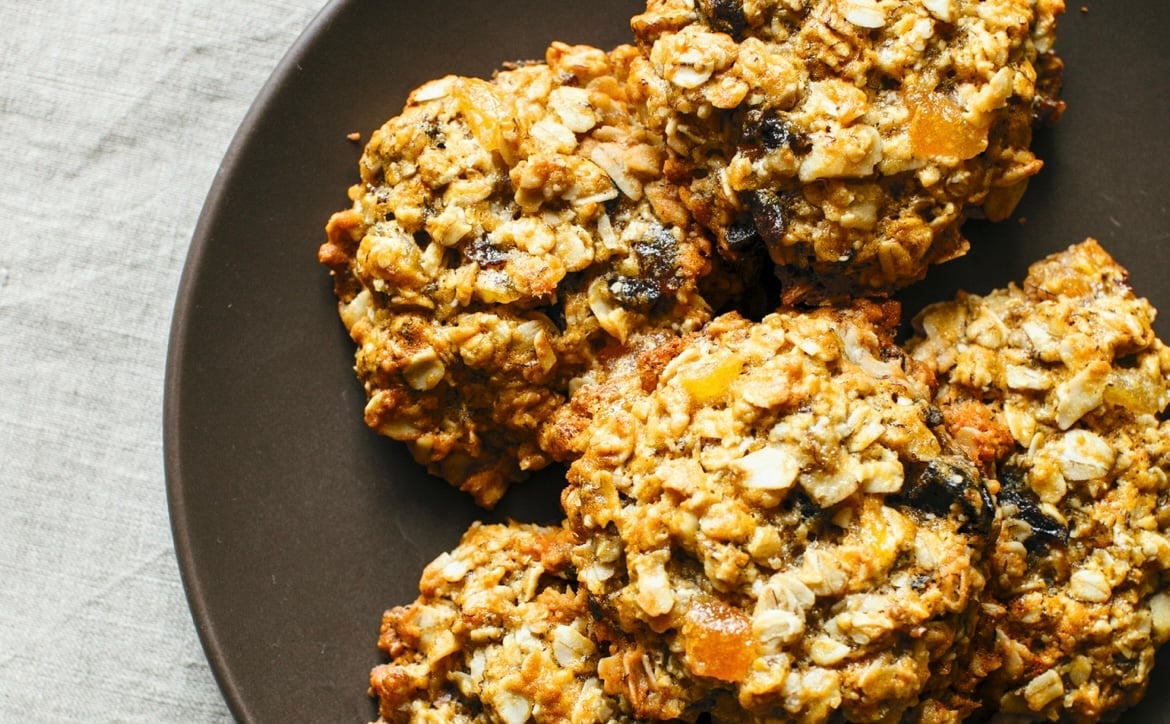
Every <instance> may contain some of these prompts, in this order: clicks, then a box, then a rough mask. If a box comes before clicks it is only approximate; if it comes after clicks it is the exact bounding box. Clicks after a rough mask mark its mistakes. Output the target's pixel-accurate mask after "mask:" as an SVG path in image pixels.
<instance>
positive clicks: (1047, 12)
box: [631, 0, 1064, 302]
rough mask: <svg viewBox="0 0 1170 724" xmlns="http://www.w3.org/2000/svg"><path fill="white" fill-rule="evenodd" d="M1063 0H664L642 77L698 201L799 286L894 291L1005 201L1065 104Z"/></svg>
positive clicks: (735, 246)
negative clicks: (1038, 128)
mask: <svg viewBox="0 0 1170 724" xmlns="http://www.w3.org/2000/svg"><path fill="white" fill-rule="evenodd" d="M1063 10H1064V4H1063V0H993V1H990V2H989V1H987V0H912V1H905V0H650V1H649V3H648V5H647V8H646V11H645V12H644V13H643V14H641V15H638V16H636V17H635V18H634V19H633V21H632V25H633V29H634V32H635V36H636V38H637V40H638V42H639V44H640V45H641V46H642V47H643V50H644V56H645V57H644V58H643V59H641V60H639V61H638V62H637V63H635V65H634V67H633V70H632V73H631V75H632V78H631V82H632V84H633V85H634V87H635V88H636V89H637V92H638V94H639V96H638V97H639V106H640V107H642V108H643V109H644V112H645V113H646V114H647V118H648V124H649V125H651V126H652V127H654V128H658V129H662V131H663V132H664V133H665V134H666V136H667V142H668V145H669V147H670V149H671V151H672V155H671V159H670V162H669V164H668V167H667V174H668V176H670V177H671V178H672V179H674V180H675V181H676V182H677V183H679V184H680V185H681V186H682V187H683V189H684V192H683V195H682V198H683V201H684V202H685V203H686V204H687V206H688V208H690V210H691V211H692V212H693V213H694V215H695V217H696V218H697V219H699V220H700V221H701V222H702V223H703V224H705V225H706V226H708V227H709V228H710V229H712V230H713V231H714V232H715V233H716V234H717V236H718V240H719V244H720V248H721V250H722V251H724V252H725V253H729V254H734V253H735V252H737V251H738V250H742V249H744V248H748V247H751V246H752V245H754V244H756V243H757V242H759V241H761V240H762V241H763V242H764V243H765V244H766V246H767V249H768V251H769V252H770V253H771V257H772V259H773V260H774V261H775V263H776V265H777V273H778V274H779V275H780V276H781V277H782V279H783V280H784V281H785V283H786V288H785V295H786V299H787V301H789V302H793V301H797V300H799V299H802V298H815V297H825V296H829V297H832V296H837V295H841V294H852V293H857V292H862V293H880V292H888V291H889V290H892V289H895V288H897V287H901V286H903V285H905V284H907V283H909V282H913V281H915V280H917V279H919V278H921V277H922V276H923V275H924V273H925V271H926V269H927V267H928V266H929V265H930V264H933V263H937V262H941V261H945V260H947V259H950V258H953V257H955V256H958V255H961V254H963V253H964V252H965V251H966V248H967V241H966V240H965V238H964V237H963V236H962V234H961V233H960V225H961V223H962V221H963V220H964V218H965V217H967V216H974V215H979V216H985V217H987V218H990V219H995V220H999V219H1004V218H1006V217H1007V216H1008V215H1009V214H1010V213H1011V212H1012V210H1013V209H1014V207H1015V205H1016V203H1017V201H1018V200H1019V199H1020V197H1021V195H1022V194H1023V192H1024V189H1025V186H1026V184H1027V181H1028V179H1029V177H1031V176H1032V175H1034V174H1036V173H1037V172H1038V171H1039V170H1040V168H1041V166H1042V162H1041V160H1040V159H1038V158H1037V157H1036V156H1035V154H1034V153H1033V152H1032V151H1031V150H1029V146H1030V144H1031V139H1032V132H1033V125H1034V124H1035V123H1037V122H1040V121H1044V122H1051V121H1054V120H1055V119H1056V118H1057V117H1058V116H1059V115H1060V111H1061V109H1062V105H1061V102H1060V101H1059V100H1057V96H1056V94H1057V93H1058V91H1059V71H1060V61H1059V60H1058V59H1057V57H1056V56H1055V55H1054V54H1053V43H1054V31H1055V25H1056V18H1057V16H1058V15H1059V14H1060V13H1061V12H1063Z"/></svg>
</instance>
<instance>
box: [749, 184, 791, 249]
mask: <svg viewBox="0 0 1170 724" xmlns="http://www.w3.org/2000/svg"><path fill="white" fill-rule="evenodd" d="M789 203H790V201H789V199H788V197H787V195H784V194H779V193H777V192H775V191H772V190H770V189H763V190H760V191H752V192H750V193H749V194H748V205H749V207H750V208H751V212H752V220H753V221H754V222H755V224H756V232H757V233H759V235H760V238H761V239H763V240H764V241H765V242H766V243H768V244H769V245H772V246H781V245H783V241H784V235H785V233H786V232H787V231H788V216H789V210H788V206H789Z"/></svg>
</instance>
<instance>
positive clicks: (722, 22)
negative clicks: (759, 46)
mask: <svg viewBox="0 0 1170 724" xmlns="http://www.w3.org/2000/svg"><path fill="white" fill-rule="evenodd" d="M698 5H699V11H700V12H701V13H702V14H703V15H704V17H706V19H707V24H708V25H710V26H711V27H712V28H713V29H715V30H718V31H719V32H721V33H727V34H728V35H730V36H731V37H733V38H736V39H739V38H740V36H741V34H742V33H743V31H744V29H745V28H747V18H746V17H745V16H744V14H743V2H742V0H699V3H698Z"/></svg>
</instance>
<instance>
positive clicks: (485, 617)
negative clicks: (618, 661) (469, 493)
mask: <svg viewBox="0 0 1170 724" xmlns="http://www.w3.org/2000/svg"><path fill="white" fill-rule="evenodd" d="M571 541H572V537H571V535H570V534H569V533H568V532H567V531H566V530H565V529H563V528H561V527H543V526H534V525H522V524H516V523H513V524H508V525H483V524H479V523H476V524H474V525H473V526H472V528H471V529H470V530H469V531H468V532H467V533H466V534H465V535H464V537H463V540H462V541H461V542H460V544H459V546H458V547H456V548H455V549H454V550H452V551H451V552H449V553H444V554H442V555H440V556H439V557H438V558H436V559H435V560H434V561H433V562H432V563H431V564H430V565H429V566H427V568H426V570H425V571H424V573H423V576H422V582H421V584H420V586H419V588H420V596H419V598H418V600H416V601H415V602H413V603H411V604H409V605H406V606H399V607H397V608H394V609H392V610H390V611H387V612H386V614H385V616H384V618H383V621H382V633H381V636H380V638H379V640H378V645H379V647H380V648H381V649H382V650H383V651H384V652H385V653H386V654H387V655H388V656H389V657H390V663H387V664H384V665H381V666H379V667H377V668H375V669H374V670H373V672H371V675H370V687H371V689H370V691H371V693H372V694H373V695H374V696H377V697H378V699H379V713H380V721H383V722H416V723H422V722H432V723H434V724H448V723H451V722H456V723H459V724H472V723H478V722H484V723H485V724H486V723H487V722H508V723H512V724H523V723H524V722H528V721H532V722H537V723H540V722H571V723H572V724H595V723H599V722H607V721H614V722H627V721H632V720H631V719H630V718H629V716H628V715H627V714H626V713H625V710H626V709H627V708H628V707H627V705H626V704H625V702H624V701H623V699H622V697H621V695H620V694H618V695H610V694H608V693H606V692H605V690H604V688H605V687H604V684H603V683H602V680H601V679H600V678H599V676H598V673H597V669H598V664H599V662H600V661H601V659H602V657H601V652H600V648H599V645H598V644H597V643H596V641H595V640H594V637H593V626H594V623H593V616H592V615H591V614H590V611H589V606H588V603H587V600H586V597H585V594H584V592H580V593H579V592H577V591H575V585H574V584H575V582H574V581H573V579H572V569H571V568H570V566H569V556H568V553H569V549H570V547H571Z"/></svg>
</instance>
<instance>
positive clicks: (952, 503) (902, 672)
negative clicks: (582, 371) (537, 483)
mask: <svg viewBox="0 0 1170 724" xmlns="http://www.w3.org/2000/svg"><path fill="white" fill-rule="evenodd" d="M892 306H893V305H889V307H882V306H877V305H874V304H870V303H858V304H856V305H854V306H853V307H850V308H845V309H828V308H824V309H820V310H817V311H814V312H796V311H791V312H788V311H785V312H778V313H775V314H772V315H769V316H767V317H766V318H764V319H763V320H762V321H761V322H758V323H755V322H749V321H747V320H745V319H743V318H741V317H739V316H737V315H734V314H732V315H724V316H721V317H719V318H717V319H716V320H714V321H712V322H711V323H709V324H708V325H707V326H706V327H705V328H704V329H702V330H701V331H699V332H696V333H693V334H688V335H679V336H677V337H676V338H675V339H674V340H669V339H668V340H663V341H660V342H658V343H655V344H651V345H645V346H644V347H643V348H642V349H641V351H640V352H636V353H635V354H637V355H638V359H636V360H632V361H631V360H625V361H615V362H612V363H611V364H609V365H608V367H607V368H606V369H607V370H608V373H607V374H604V375H599V376H598V377H597V378H595V379H594V380H593V381H592V382H589V383H586V386H585V387H582V388H581V389H580V390H578V392H577V395H579V396H581V399H587V400H595V401H601V402H603V403H604V404H599V405H597V406H596V407H595V408H594V409H593V410H592V412H591V415H590V418H591V421H590V423H589V424H588V425H586V426H585V427H584V429H583V431H582V432H580V433H579V435H580V437H579V438H578V439H581V440H583V442H582V443H580V444H581V447H582V449H584V451H585V452H584V454H583V456H582V457H580V458H579V459H578V460H576V461H575V462H574V463H573V464H572V465H571V467H570V469H569V473H568V485H567V487H566V489H565V491H564V493H563V495H562V503H563V505H564V508H565V512H566V514H567V519H568V526H569V527H570V528H571V529H572V530H573V531H574V532H575V533H576V534H577V536H578V537H579V538H580V539H581V541H582V542H581V544H580V545H579V546H577V547H576V548H574V550H573V554H572V560H573V562H574V564H575V565H576V567H577V569H578V577H579V579H580V583H581V586H582V589H583V590H585V591H587V592H588V593H589V594H590V595H591V596H592V597H594V598H595V599H596V601H597V603H598V605H599V610H600V611H601V612H602V613H603V615H604V618H606V619H607V620H609V621H610V622H611V624H612V625H613V626H614V627H615V628H616V629H617V630H619V631H622V632H626V633H627V634H629V635H631V636H632V637H633V638H634V640H635V641H643V642H644V641H645V640H647V639H651V638H657V639H658V640H660V641H661V642H663V643H662V644H661V645H662V647H663V648H664V649H665V650H667V651H669V652H670V659H669V661H668V662H667V666H664V667H662V668H657V669H651V670H647V669H645V668H643V667H642V666H640V664H639V661H640V659H639V658H638V657H637V656H629V657H625V658H621V659H620V661H621V662H623V663H624V665H625V670H624V672H622V674H621V677H622V678H624V679H627V680H629V681H632V682H644V683H645V685H644V686H641V687H639V690H652V689H653V686H654V683H655V682H658V683H661V682H670V683H672V684H675V685H676V686H677V687H678V688H679V689H680V690H682V691H691V692H695V693H698V692H702V691H704V690H705V691H706V693H705V696H706V697H707V698H708V699H709V700H710V702H711V704H710V706H711V707H712V709H713V712H714V715H715V717H716V718H717V719H719V720H726V721H765V720H770V718H780V719H784V720H798V721H823V720H825V719H827V718H830V717H842V716H843V717H845V718H848V719H850V720H858V721H870V720H877V719H883V720H894V719H896V718H897V717H898V716H899V714H900V713H901V712H903V711H904V710H905V709H906V708H907V707H909V706H912V705H913V704H914V703H915V702H916V701H917V697H918V695H919V694H920V693H921V691H922V690H923V688H924V687H925V686H926V683H927V681H928V678H929V676H930V673H931V671H932V670H938V669H940V668H943V667H946V666H948V665H949V664H950V662H951V661H952V660H953V657H954V655H955V653H956V651H957V650H961V647H962V646H963V645H964V644H965V641H966V639H967V634H968V632H969V629H970V626H971V618H972V603H973V602H974V601H975V600H976V596H977V595H978V593H979V592H980V590H981V589H982V587H983V583H984V576H983V571H984V569H985V565H984V563H983V561H982V550H983V548H984V547H985V544H986V540H987V539H988V537H989V536H990V535H991V534H992V532H993V529H994V525H995V521H994V510H993V508H992V505H991V500H990V497H989V495H988V493H987V491H986V489H985V488H984V486H983V482H982V480H981V479H980V478H979V477H978V476H977V474H976V472H975V469H974V465H973V464H972V463H971V462H969V461H967V460H966V459H965V458H963V457H962V456H961V455H959V454H957V453H955V452H954V451H952V450H950V449H949V447H948V442H947V440H946V439H945V437H942V436H940V434H939V433H938V432H937V431H936V430H935V429H933V425H935V424H936V423H938V420H937V419H936V415H934V414H932V411H931V409H930V408H929V405H928V403H927V399H928V393H929V390H928V389H927V388H926V386H925V385H922V384H920V383H919V382H917V381H915V379H914V378H913V377H911V376H910V375H908V374H907V372H906V369H905V367H904V364H905V359H904V358H903V355H902V354H901V353H900V351H899V350H898V348H897V347H896V346H895V345H894V344H893V342H892V337H891V329H892V326H893V324H894V319H895V317H896V312H895V311H894V310H893V309H891V308H890V307H892ZM590 386H591V388H592V389H590ZM615 646H616V647H617V649H618V650H621V649H622V646H623V645H622V644H621V643H620V642H618V643H616V644H615ZM671 672H673V673H671ZM631 705H632V706H633V707H634V713H635V714H636V715H637V716H639V717H649V716H650V715H651V714H650V711H651V707H650V706H648V705H646V704H645V703H644V702H641V701H639V700H638V699H637V698H636V697H631Z"/></svg>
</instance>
